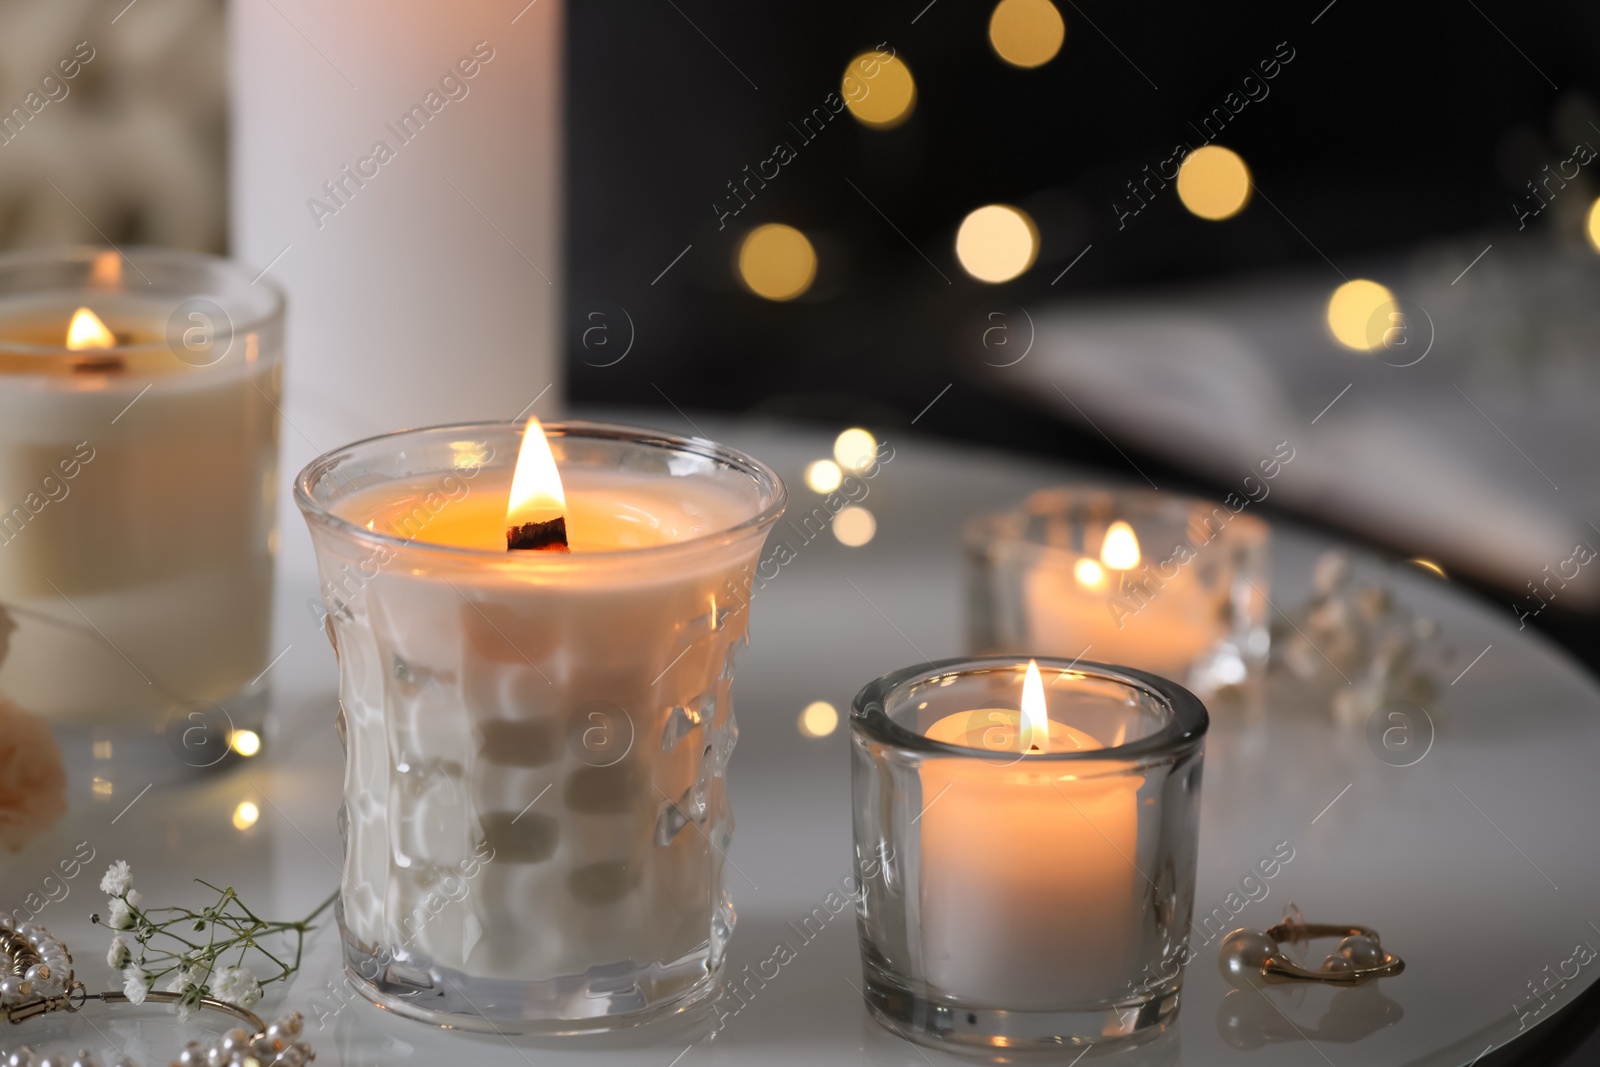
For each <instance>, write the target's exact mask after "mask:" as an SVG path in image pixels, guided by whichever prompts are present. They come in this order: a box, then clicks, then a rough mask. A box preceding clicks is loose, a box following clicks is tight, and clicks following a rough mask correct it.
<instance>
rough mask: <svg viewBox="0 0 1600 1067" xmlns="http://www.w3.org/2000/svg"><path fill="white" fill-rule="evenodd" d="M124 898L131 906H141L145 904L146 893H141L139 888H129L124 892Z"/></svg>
mask: <svg viewBox="0 0 1600 1067" xmlns="http://www.w3.org/2000/svg"><path fill="white" fill-rule="evenodd" d="M123 899H124V900H126V901H127V902H128V906H129V907H130V908H139V907H143V906H144V894H142V893H140V892H139V891H138V890H137V889H130V890H128V891H127V892H126V893H124V894H123Z"/></svg>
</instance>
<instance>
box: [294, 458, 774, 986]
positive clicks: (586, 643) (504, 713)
mask: <svg viewBox="0 0 1600 1067" xmlns="http://www.w3.org/2000/svg"><path fill="white" fill-rule="evenodd" d="M562 477H563V481H564V482H565V489H566V502H567V511H566V516H567V529H568V535H569V538H570V542H571V551H570V552H569V553H550V552H507V551H506V550H505V529H506V521H505V511H506V501H507V497H508V495H509V491H510V478H509V472H504V471H500V472H491V471H487V470H486V471H484V472H482V473H480V474H478V475H477V476H476V478H475V479H474V480H472V481H471V482H470V483H462V484H468V485H470V489H469V490H468V491H466V492H465V493H464V494H462V495H460V496H459V498H458V499H450V498H440V497H438V496H437V494H436V485H437V479H435V480H431V481H430V480H417V481H415V482H413V483H399V484H395V483H390V484H386V485H382V486H378V487H374V488H371V489H367V490H364V491H361V492H357V493H355V494H353V495H351V496H350V497H349V498H347V499H345V500H343V501H341V502H340V503H338V504H337V505H336V506H335V509H334V510H335V512H336V514H337V515H338V516H339V517H341V518H344V519H346V520H347V521H350V522H352V523H355V524H357V525H359V526H363V527H367V528H369V529H372V530H374V531H376V532H379V533H393V534H395V535H397V536H402V537H410V538H415V540H416V542H419V543H420V542H426V543H434V544H445V545H451V546H455V547H459V548H471V549H482V550H484V551H483V552H482V553H481V554H480V553H472V554H471V555H470V556H465V557H462V556H453V557H452V558H436V557H430V558H429V559H428V560H427V561H426V564H425V565H421V564H417V563H414V562H413V561H411V560H409V559H407V558H402V559H397V560H395V561H394V562H392V563H387V564H379V565H375V566H374V567H372V568H369V569H370V570H371V571H372V572H373V573H372V574H371V575H370V576H367V575H366V574H364V573H363V572H362V570H361V568H359V567H357V568H350V569H348V570H350V571H351V573H352V574H354V575H359V576H360V577H351V575H350V574H334V573H329V572H328V570H327V569H326V566H327V565H326V563H324V573H323V578H324V592H325V597H327V598H329V599H330V600H332V599H339V600H343V601H345V602H347V603H348V605H349V612H348V613H349V615H350V617H349V618H344V617H342V616H343V614H344V613H341V612H336V613H335V618H336V620H337V621H336V624H335V625H336V629H337V632H338V635H339V637H338V649H339V653H340V657H341V661H342V662H341V668H342V669H341V678H342V685H341V699H342V703H343V708H344V715H345V727H346V736H347V744H348V746H349V760H348V764H347V767H348V771H347V778H346V785H345V795H346V797H347V815H348V819H349V833H348V849H347V853H346V861H345V865H346V866H345V875H346V878H345V883H344V885H345V889H344V903H345V923H346V925H347V927H348V929H349V930H350V932H351V933H352V934H354V936H355V937H357V938H358V939H360V941H362V942H363V943H365V944H368V945H373V946H377V945H394V946H398V947H400V948H402V949H404V950H406V951H410V952H416V953H421V954H423V955H426V956H428V957H430V958H431V960H432V962H433V963H434V964H435V965H439V966H443V967H447V968H452V969H454V970H456V971H460V972H464V973H466V974H468V975H471V976H473V977H475V978H496V979H498V978H504V979H514V980H517V981H522V982H539V981H545V980H550V979H557V978H563V977H569V976H581V975H585V974H586V973H587V972H589V971H590V970H591V969H592V968H596V967H607V966H613V967H614V966H615V965H617V964H620V963H622V962H624V961H628V962H631V964H632V965H634V966H636V967H638V968H641V969H644V968H648V967H649V966H650V965H651V964H654V963H658V962H659V963H664V964H670V963H672V962H673V961H678V960H684V959H690V958H693V957H694V956H695V955H696V954H697V953H704V952H705V951H706V950H707V942H708V939H709V938H710V936H711V928H712V926H713V923H714V913H715V912H716V911H717V910H718V909H720V908H722V907H724V906H725V905H724V901H723V897H722V893H721V884H722V862H723V859H722V855H721V853H720V852H719V851H718V849H723V848H726V846H727V837H726V835H727V834H728V833H729V832H730V830H731V819H730V816H729V814H728V810H727V802H726V797H725V793H724V784H723V779H722V776H721V771H722V767H723V765H724V764H725V762H726V760H727V757H728V755H729V753H730V751H731V749H732V745H733V740H734V737H735V731H734V729H733V723H732V709H731V705H730V703H729V700H728V695H729V692H728V691H729V685H730V682H731V677H732V669H731V668H732V661H731V657H732V655H733V652H734V649H735V647H736V646H738V645H740V644H742V643H743V641H744V635H745V631H746V625H747V618H748V610H747V607H746V605H745V603H744V601H743V600H742V599H740V597H739V596H738V595H736V591H741V590H742V589H743V586H742V585H741V584H740V581H741V577H742V570H743V568H745V567H747V566H749V565H751V564H753V563H754V560H755V555H756V553H757V551H758V550H759V547H760V538H759V537H757V538H754V539H751V540H749V541H748V542H747V543H746V544H745V545H743V546H742V547H740V548H738V549H737V550H736V551H735V552H734V553H733V554H732V555H730V554H729V553H728V552H726V551H723V552H712V553H709V554H707V555H704V556H699V557H695V556H690V557H689V558H688V560H687V562H684V561H679V562H673V563H670V564H663V563H662V562H660V561H656V562H650V561H648V560H636V559H633V558H631V557H630V554H629V553H627V552H625V551H621V550H625V549H631V548H648V547H652V546H666V545H671V544H675V543H678V542H682V541H686V540H690V539H692V538H696V537H699V536H702V535H705V534H710V533H713V532H715V531H718V530H727V529H729V528H731V527H734V526H737V525H738V524H739V523H741V522H742V521H744V520H746V519H748V518H750V517H752V515H751V509H750V505H749V503H748V502H747V501H745V500H742V499H741V498H739V497H738V496H736V495H735V494H734V493H733V492H732V491H731V490H729V489H728V488H726V487H725V486H722V485H720V484H718V483H717V482H715V481H712V480H701V479H697V478H692V477H670V478H669V477H664V476H662V475H660V474H652V473H645V472H628V471H617V470H593V469H583V468H581V467H580V468H578V469H573V470H563V471H562ZM430 493H435V497H434V499H433V506H432V510H430V505H429V503H428V501H429V494H430ZM419 508H420V509H421V510H420V511H419ZM419 516H423V518H422V519H420V520H419ZM369 524H370V525H369ZM400 551H401V552H402V553H405V552H409V551H412V549H402V550H400ZM674 805H675V806H674ZM685 817H688V818H693V819H695V820H696V821H700V822H701V826H700V827H699V828H697V827H695V826H689V825H686V824H685V822H684V818H685ZM702 820H703V821H702ZM708 838H709V839H708ZM713 841H715V842H716V847H715V848H713V847H712V842H713ZM474 856H479V857H483V856H492V857H493V858H492V859H490V860H488V861H487V862H485V863H483V864H481V870H477V873H475V875H474V876H473V877H471V878H470V879H468V880H466V882H467V885H466V889H465V891H464V892H462V893H461V894H459V895H457V896H451V897H450V898H449V900H448V903H445V902H443V901H441V899H440V897H441V885H445V884H448V881H447V880H448V879H449V878H450V877H451V876H452V872H459V871H461V870H463V869H466V868H467V867H474V865H473V864H472V862H471V861H472V858H473V857H474ZM474 869H476V868H474ZM719 952H720V949H719ZM702 973H703V972H702ZM654 995H659V994H658V992H657V993H656V994H654ZM594 1003H595V1004H596V1005H597V1006H596V1007H595V1008H594V1010H595V1011H596V1012H597V1013H598V1012H599V1011H601V1010H602V1008H601V1007H600V1006H598V1005H599V1004H600V1002H599V1001H595V1002H594Z"/></svg>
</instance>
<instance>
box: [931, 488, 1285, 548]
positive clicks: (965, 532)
mask: <svg viewBox="0 0 1600 1067" xmlns="http://www.w3.org/2000/svg"><path fill="white" fill-rule="evenodd" d="M1062 494H1070V495H1073V496H1088V495H1090V494H1105V495H1107V496H1109V497H1111V498H1113V499H1115V500H1117V501H1125V502H1127V503H1130V504H1132V505H1134V506H1133V508H1131V509H1128V511H1129V512H1131V514H1127V515H1115V516H1112V518H1113V521H1115V519H1116V518H1119V517H1120V518H1132V519H1138V518H1140V517H1142V516H1143V515H1145V514H1150V513H1152V512H1154V511H1155V510H1156V509H1155V508H1152V507H1150V505H1160V506H1162V507H1164V508H1174V507H1177V508H1182V509H1185V510H1192V509H1195V508H1200V509H1209V511H1212V512H1214V511H1216V510H1217V509H1219V508H1220V509H1222V510H1223V511H1226V512H1227V513H1228V515H1229V519H1228V521H1227V523H1226V524H1225V525H1224V526H1222V527H1221V529H1220V530H1219V531H1218V533H1217V537H1218V539H1221V538H1223V537H1228V536H1233V537H1238V536H1240V535H1241V534H1244V533H1245V531H1247V530H1248V531H1250V532H1251V533H1253V534H1254V535H1255V536H1257V537H1267V536H1270V535H1271V532H1272V526H1271V524H1270V523H1268V522H1267V520H1266V519H1263V518H1262V517H1261V516H1259V515H1247V514H1245V509H1244V508H1240V509H1239V510H1238V511H1234V510H1233V509H1231V508H1229V507H1228V505H1227V504H1226V503H1224V502H1223V501H1220V500H1208V499H1206V498H1205V497H1201V496H1188V495H1184V494H1179V493H1166V492H1161V491H1159V490H1155V489H1143V488H1138V487H1135V486H1127V487H1121V486H1117V485H1112V484H1108V483H1104V482H1084V483H1077V484H1071V485H1057V486H1049V487H1046V488H1044V489H1036V490H1034V491H1033V492H1031V493H1029V494H1028V495H1027V496H1026V497H1025V498H1023V499H1022V500H1021V501H1020V502H1019V503H1017V504H1015V505H1013V506H1011V507H1009V508H1006V509H1004V510H1002V511H990V512H985V513H984V514H982V515H974V516H972V517H971V518H969V519H968V520H967V521H966V522H965V523H963V524H962V527H961V541H962V546H963V547H964V548H965V549H966V550H967V551H968V552H970V553H976V554H987V553H990V552H993V551H995V550H996V548H997V547H999V546H1002V545H1004V546H1006V547H1007V548H1009V549H1011V550H1012V551H1028V552H1032V553H1034V554H1037V555H1052V554H1058V553H1072V554H1078V553H1076V552H1074V550H1073V549H1071V548H1069V547H1067V546H1065V545H1054V544H1050V543H1048V542H1045V541H1039V540H1035V539H1034V538H1031V537H1026V536H1018V535H1015V534H1013V533H1012V532H1011V531H1010V530H1009V529H1007V528H1006V526H1005V523H1006V521H1007V520H1009V519H1012V518H1015V517H1017V516H1035V515H1051V514H1060V512H1058V511H1053V510H1046V509H1043V508H1035V507H1032V506H1030V505H1031V504H1032V503H1033V501H1035V500H1038V499H1040V498H1042V497H1047V496H1054V495H1062ZM1252 503H1253V501H1252ZM1247 506H1248V505H1247ZM1234 530H1237V531H1238V532H1237V533H1231V534H1230V532H1229V531H1234Z"/></svg>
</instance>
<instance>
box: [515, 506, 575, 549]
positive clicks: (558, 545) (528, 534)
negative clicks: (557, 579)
mask: <svg viewBox="0 0 1600 1067" xmlns="http://www.w3.org/2000/svg"><path fill="white" fill-rule="evenodd" d="M506 551H507V552H515V551H531V552H567V551H570V549H569V548H568V546H567V517H566V516H565V515H557V516H556V517H555V518H553V519H551V520H550V521H549V522H525V523H523V524H522V525H521V526H507V527H506Z"/></svg>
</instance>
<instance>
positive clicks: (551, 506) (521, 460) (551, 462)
mask: <svg viewBox="0 0 1600 1067" xmlns="http://www.w3.org/2000/svg"><path fill="white" fill-rule="evenodd" d="M566 513H567V497H566V493H564V492H563V491H562V488H561V473H560V472H559V471H557V470H556V457H555V454H554V453H552V452H551V451H550V442H549V440H547V439H546V438H545V435H544V427H543V426H541V425H540V424H539V419H538V416H530V417H529V418H528V425H527V427H526V428H525V429H524V430H523V431H522V448H521V449H520V450H519V451H518V452H517V469H516V472H515V473H514V474H513V475H512V476H511V500H510V502H509V503H508V504H507V506H506V525H507V526H521V525H522V524H523V523H527V522H549V521H551V520H552V519H556V518H560V517H562V516H564V515H565V514H566Z"/></svg>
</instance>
